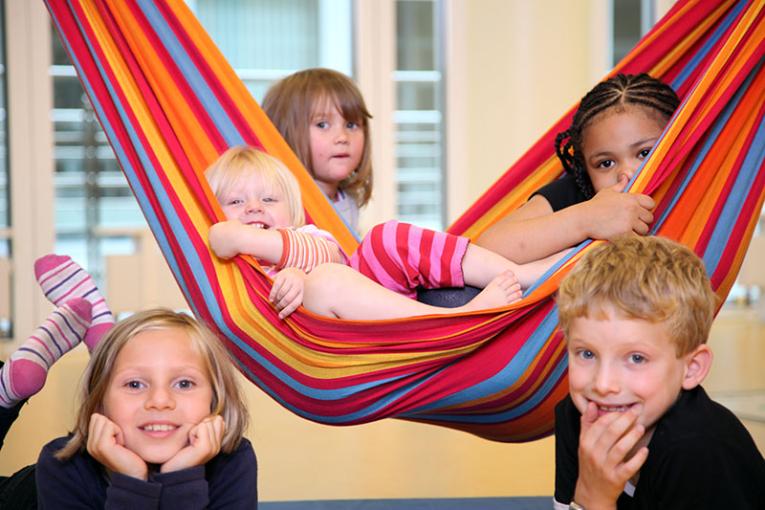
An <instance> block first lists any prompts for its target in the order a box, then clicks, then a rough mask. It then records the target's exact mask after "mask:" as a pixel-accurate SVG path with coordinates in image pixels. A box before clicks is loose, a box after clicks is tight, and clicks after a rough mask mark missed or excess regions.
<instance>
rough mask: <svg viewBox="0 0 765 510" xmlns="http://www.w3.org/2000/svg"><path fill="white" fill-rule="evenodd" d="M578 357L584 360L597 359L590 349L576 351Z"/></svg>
mask: <svg viewBox="0 0 765 510" xmlns="http://www.w3.org/2000/svg"><path fill="white" fill-rule="evenodd" d="M576 355H577V356H578V357H580V358H582V359H593V358H594V357H595V353H593V352H592V351H590V350H588V349H582V350H580V351H576Z"/></svg>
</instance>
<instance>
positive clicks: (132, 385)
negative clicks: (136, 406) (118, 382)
mask: <svg viewBox="0 0 765 510" xmlns="http://www.w3.org/2000/svg"><path fill="white" fill-rule="evenodd" d="M125 387H126V388H129V389H131V390H140V389H141V388H143V383H142V382H141V381H136V380H132V381H128V382H126V383H125Z"/></svg>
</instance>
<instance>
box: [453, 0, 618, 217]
mask: <svg viewBox="0 0 765 510" xmlns="http://www.w3.org/2000/svg"><path fill="white" fill-rule="evenodd" d="M453 5H454V6H455V9H456V10H457V11H458V12H457V13H456V14H455V16H461V17H463V16H464V18H465V20H466V25H465V32H464V33H463V34H460V37H461V38H463V40H464V44H463V45H462V47H460V46H455V48H454V51H453V57H452V58H454V59H456V61H457V62H458V64H461V66H464V71H462V72H464V75H465V76H462V75H459V74H458V73H460V72H461V71H460V70H459V69H458V68H454V67H450V68H447V80H450V81H449V82H448V84H449V85H451V86H452V90H453V93H454V94H455V96H453V102H452V104H450V105H449V107H448V111H449V112H450V113H449V118H448V120H447V123H448V125H449V128H448V129H449V134H450V139H449V144H450V146H451V145H452V144H458V145H460V146H461V147H460V148H459V149H457V150H459V151H463V153H462V154H459V153H458V154H457V157H456V158H453V159H454V160H455V161H459V162H460V163H461V164H460V165H459V166H456V167H453V168H451V169H450V172H451V174H450V179H452V181H453V182H452V186H451V189H452V190H454V193H455V194H452V195H450V199H451V202H452V204H450V219H454V218H455V216H456V215H458V214H459V213H461V212H462V211H464V210H465V209H466V208H467V207H468V206H469V205H470V204H472V203H473V202H474V201H475V200H476V199H477V198H478V196H479V195H480V194H481V193H483V192H484V191H485V190H486V189H487V188H488V187H489V186H490V185H491V184H492V183H493V182H494V181H495V180H496V179H497V178H498V177H499V176H500V175H501V174H502V172H504V170H506V169H507V168H508V167H509V166H510V164H511V163H513V162H514V161H515V160H517V159H518V158H519V157H520V156H521V155H522V154H523V153H524V152H525V151H526V150H527V149H528V148H529V147H530V146H531V144H532V143H534V142H535V141H536V140H537V139H538V138H539V137H540V136H541V135H542V134H543V133H544V132H545V130H547V129H548V128H549V127H550V126H551V125H552V124H553V123H554V122H555V121H556V120H557V119H558V118H559V117H560V116H561V115H563V113H565V111H566V110H567V109H568V108H570V107H571V106H572V105H573V104H574V103H575V102H576V101H577V100H579V98H581V97H582V96H583V95H584V94H585V93H586V92H587V90H589V89H590V88H591V87H592V86H593V85H594V84H595V83H596V82H597V81H598V80H599V79H600V78H602V76H603V75H604V74H605V73H606V71H607V69H608V66H607V64H606V62H607V58H608V57H607V46H606V38H607V36H608V32H609V28H608V24H607V22H606V19H607V15H606V12H607V11H606V2H604V1H600V0H593V1H589V2H584V1H578V2H571V1H566V0H543V1H538V2H528V1H525V0H473V1H467V0H455V2H454V3H453ZM460 51H462V52H464V53H463V54H460V53H459V52H460ZM455 74H456V76H455ZM454 82H456V83H454ZM455 88H456V89H457V90H456V91H454V89H455ZM455 102H461V103H463V104H461V105H459V108H461V109H462V110H463V111H462V112H459V111H458V115H460V116H461V118H455V117H453V116H452V115H451V112H452V109H453V108H454V106H455V104H454V103H455ZM451 150H454V148H452V149H451Z"/></svg>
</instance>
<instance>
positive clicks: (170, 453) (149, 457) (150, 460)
mask: <svg viewBox="0 0 765 510" xmlns="http://www.w3.org/2000/svg"><path fill="white" fill-rule="evenodd" d="M179 451H180V449H172V450H170V449H164V448H163V449H162V451H156V449H153V451H147V452H141V453H140V454H139V457H141V458H142V459H143V461H144V462H145V463H147V464H155V465H157V466H161V465H162V464H164V463H165V462H167V461H168V460H170V459H172V458H173V457H175V454H177V453H178V452H179Z"/></svg>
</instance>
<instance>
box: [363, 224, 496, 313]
mask: <svg viewBox="0 0 765 510" xmlns="http://www.w3.org/2000/svg"><path fill="white" fill-rule="evenodd" d="M467 248H468V240H467V239H466V238H464V237H459V236H455V235H452V234H447V233H445V232H436V231H433V230H429V229H424V228H420V227H417V226H415V225H411V224H409V223H401V222H398V221H395V220H394V221H388V222H386V223H383V224H381V225H377V226H375V227H373V228H372V229H371V230H370V231H369V233H368V234H367V235H366V236H365V237H364V240H363V241H362V242H361V245H359V248H358V250H356V252H355V253H354V254H353V257H351V267H353V268H354V269H356V270H357V271H358V272H360V273H361V274H363V275H364V276H366V277H368V278H370V279H372V280H374V281H375V282H377V283H379V284H380V285H382V286H383V287H385V288H386V289H390V290H392V291H394V292H397V293H399V294H403V295H404V296H407V297H410V298H414V297H416V289H417V287H424V288H426V289H438V288H443V287H463V286H464V285H465V283H466V282H465V280H464V279H463V271H462V260H463V258H464V257H465V252H466V250H467ZM496 256H498V255H496ZM501 272H502V271H498V272H497V273H495V274H494V276H497V275H499V274H500V273H501ZM490 280H491V278H489V279H488V280H486V281H482V282H481V283H482V285H480V286H481V287H485V286H486V285H487V284H488V283H489V281H490Z"/></svg>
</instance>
